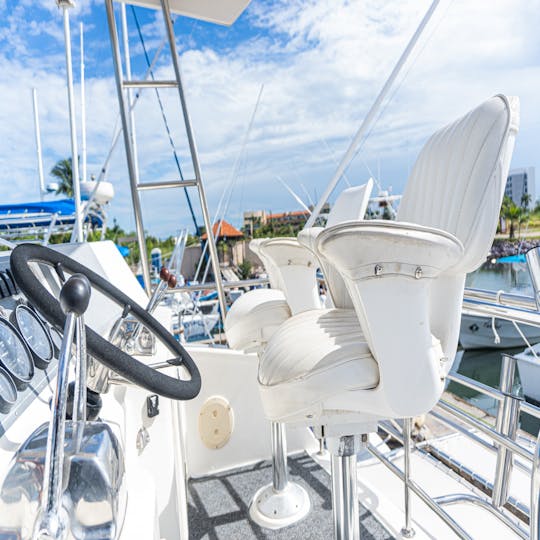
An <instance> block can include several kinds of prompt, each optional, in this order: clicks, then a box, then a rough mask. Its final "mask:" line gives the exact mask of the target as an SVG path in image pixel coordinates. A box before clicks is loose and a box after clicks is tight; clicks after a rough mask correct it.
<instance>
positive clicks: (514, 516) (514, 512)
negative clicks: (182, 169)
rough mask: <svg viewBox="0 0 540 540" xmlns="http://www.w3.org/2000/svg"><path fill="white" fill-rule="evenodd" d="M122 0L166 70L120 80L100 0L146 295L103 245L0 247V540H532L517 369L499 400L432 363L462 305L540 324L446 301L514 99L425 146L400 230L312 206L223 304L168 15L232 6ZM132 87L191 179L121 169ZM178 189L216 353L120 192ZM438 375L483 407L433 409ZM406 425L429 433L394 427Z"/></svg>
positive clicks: (348, 208)
mask: <svg viewBox="0 0 540 540" xmlns="http://www.w3.org/2000/svg"><path fill="white" fill-rule="evenodd" d="M135 3H137V4H139V5H143V6H147V7H150V8H160V9H162V11H163V16H164V23H165V27H166V31H167V35H168V37H169V42H170V43H169V45H170V49H171V53H172V54H171V58H172V62H173V67H174V73H175V79H174V80H172V81H154V80H152V81H148V80H141V81H136V80H131V79H124V74H123V68H122V59H121V57H120V52H119V46H118V35H117V30H116V25H117V23H116V18H115V6H114V5H113V1H112V0H106V1H105V5H106V11H107V18H108V24H109V30H110V35H111V44H112V53H113V58H114V64H115V71H116V73H115V74H116V81H117V90H118V98H119V104H120V114H121V117H122V125H123V130H124V142H125V150H126V159H127V165H128V173H129V177H130V182H131V189H132V198H133V208H134V213H135V218H136V224H137V233H138V239H139V242H140V247H141V255H142V262H143V274H144V277H145V285H146V291H145V290H144V289H143V288H142V287H141V286H140V284H139V282H138V281H137V279H136V278H135V276H134V275H133V274H132V273H131V271H130V269H129V267H128V266H127V264H126V263H125V261H124V260H123V259H122V257H121V256H120V254H119V252H118V250H117V249H116V247H115V246H114V245H113V244H112V243H110V242H95V243H71V244H63V245H58V246H55V248H54V249H51V248H49V247H45V246H41V245H36V244H29V243H26V244H25V243H23V244H21V245H18V246H17V247H15V248H14V249H13V250H12V251H9V252H2V253H0V293H1V296H2V298H1V300H0V539H2V540H12V539H25V540H26V539H35V540H45V539H47V540H50V539H76V540H82V539H92V540H105V539H115V540H116V539H121V540H132V539H144V540H160V539H167V540H177V539H188V538H227V539H229V538H234V539H239V538H295V539H298V538H310V539H311V538H314V539H316V538H321V539H322V538H325V539H326V538H332V537H333V538H336V539H340V540H344V539H358V538H363V539H367V538H378V539H379V538H380V539H382V538H412V537H415V538H419V539H423V538H429V539H434V538H435V539H446V538H449V539H450V538H467V539H469V538H475V539H482V538H484V539H487V538H490V539H491V538H497V539H504V538H531V539H534V540H538V538H539V536H540V535H539V519H540V517H539V495H540V439H539V438H537V439H536V440H535V439H534V438H532V437H527V436H525V434H524V433H522V432H521V431H520V430H519V429H518V427H519V426H518V424H519V416H520V414H522V415H528V416H531V417H534V418H537V419H539V418H540V408H538V407H536V406H534V405H531V404H529V403H526V402H524V401H523V399H522V397H521V396H520V395H519V393H518V392H517V391H516V389H515V385H514V376H515V359H513V358H512V357H510V356H506V355H505V356H504V358H503V366H502V370H501V380H500V385H499V388H498V389H495V388H491V387H488V386H486V385H483V384H481V383H478V382H476V381H473V380H471V379H468V378H466V377H464V376H461V375H457V374H455V373H451V372H450V368H451V366H452V362H453V359H454V357H455V353H456V348H457V342H458V336H459V327H460V318H461V313H462V307H463V304H464V303H465V305H466V307H467V309H468V310H469V311H471V312H475V313H478V314H481V315H486V314H488V315H489V314H492V315H493V316H495V315H494V314H496V315H497V317H501V318H504V319H507V320H510V321H515V322H516V323H523V324H536V325H540V313H539V309H538V306H536V304H535V300H534V299H530V300H527V301H524V300H521V301H519V302H518V301H517V300H516V298H515V297H514V298H513V299H503V298H502V297H501V295H498V297H497V299H496V301H495V300H494V299H493V298H491V297H489V294H488V293H482V294H480V293H477V294H476V295H474V296H471V295H466V296H465V298H464V283H465V275H466V273H468V272H471V271H472V270H474V269H475V268H477V267H478V266H479V265H480V264H481V263H482V262H483V261H484V259H485V256H486V253H487V252H488V250H489V248H490V245H491V242H492V240H493V236H494V234H495V230H496V226H497V220H498V216H499V210H500V206H501V202H502V198H503V193H504V187H505V181H506V176H507V172H508V168H509V164H510V159H511V156H512V151H513V147H514V142H515V137H516V135H517V133H518V129H519V100H518V98H516V97H510V96H505V95H495V96H494V97H491V98H489V99H487V100H486V101H484V102H483V103H480V104H478V106H477V107H476V108H474V109H473V110H470V111H463V116H461V117H459V118H457V119H456V120H455V121H454V122H452V123H450V124H449V125H447V126H443V127H441V128H440V129H439V130H438V131H436V132H435V133H434V134H433V135H432V136H431V137H430V139H429V140H428V142H427V143H426V144H425V146H424V148H423V149H422V151H421V152H420V154H419V155H418V157H417V160H416V164H415V166H414V167H413V169H412V172H411V175H410V177H409V179H408V182H407V186H406V190H405V193H404V195H403V199H402V202H401V205H400V208H399V213H398V216H397V220H396V221H393V222H389V221H378V220H371V221H365V220H364V215H365V213H366V208H367V205H368V202H369V198H370V193H371V189H372V182H371V181H370V182H368V183H366V184H364V185H362V186H358V187H352V188H349V189H347V190H345V191H344V192H343V193H341V194H340V196H339V197H338V199H337V201H336V203H335V205H334V206H333V209H332V212H331V214H330V215H329V216H328V220H327V222H326V224H325V227H324V228H323V227H319V226H317V223H316V222H315V219H316V217H317V216H316V215H315V217H314V218H313V220H310V222H308V226H307V227H306V228H305V229H304V230H303V231H302V232H301V233H300V234H299V235H298V238H272V239H265V240H258V241H253V242H252V246H251V247H252V249H253V250H254V251H255V252H257V253H258V254H259V256H260V258H261V260H262V261H263V262H264V264H265V267H266V271H267V273H268V276H269V280H270V288H267V289H256V290H253V291H249V292H247V293H245V294H244V295H242V296H240V297H239V298H238V299H237V300H236V302H235V303H234V304H233V305H232V307H231V308H230V310H229V311H228V312H227V311H226V304H225V301H224V284H223V283H222V282H221V280H220V279H219V262H218V260H217V252H216V249H215V246H214V245H213V244H212V242H213V238H212V227H211V222H210V219H209V215H208V209H207V206H206V197H205V193H204V186H203V179H202V175H201V170H200V166H199V159H198V156H197V149H196V143H195V137H194V133H193V130H192V127H191V122H190V118H189V114H188V109H187V104H186V100H185V96H184V91H183V86H182V80H181V76H180V70H179V66H178V58H177V54H176V49H175V41H174V33H173V28H172V24H171V18H170V16H171V12H176V13H179V14H183V15H187V16H190V17H197V18H200V19H203V20H207V21H212V22H217V23H221V24H232V23H233V22H234V20H235V19H236V18H237V17H238V16H239V15H240V13H241V12H242V10H243V9H244V8H245V7H246V5H247V3H248V2H247V0H227V1H212V0H204V1H202V0H201V1H199V2H193V1H189V0H178V1H171V2H170V5H169V1H168V0H160V1H159V2H158V1H157V0H156V1H154V0H148V1H144V0H141V1H138V2H135ZM68 4H69V2H68ZM436 4H437V2H436V1H435V2H434V3H433V5H432V7H431V8H430V11H429V12H428V14H427V15H426V17H427V19H429V16H430V14H431V13H432V11H433V10H434V9H435V7H436ZM64 8H65V9H68V8H69V6H67V7H66V6H64ZM427 19H424V21H423V22H422V25H421V27H420V28H419V30H418V31H417V33H416V34H415V36H413V39H412V40H411V43H410V44H409V47H408V48H407V49H406V51H405V53H404V56H403V57H402V59H400V63H402V61H404V60H405V59H406V56H407V54H408V52H410V50H411V49H412V48H413V47H414V43H415V42H416V39H417V37H418V32H421V29H422V28H423V26H425V24H426V23H427ZM396 69H397V71H399V64H398V66H396ZM395 72H396V71H395ZM396 73H397V72H396ZM393 77H394V73H393V74H392V76H391V78H390V79H389V84H387V85H385V88H383V91H382V92H381V95H380V96H379V97H380V99H378V100H377V102H378V103H377V102H376V104H375V106H374V108H373V109H372V110H371V111H370V114H369V115H368V117H366V121H365V123H364V124H363V125H362V127H361V129H360V130H359V132H358V134H357V137H355V140H356V141H357V140H360V138H361V136H362V134H363V133H365V130H366V129H367V127H368V125H369V121H370V120H369V118H370V117H371V118H373V116H374V115H375V112H376V106H378V105H380V102H381V101H382V99H383V98H384V95H385V93H386V92H387V90H388V88H389V87H390V85H391V82H392V80H393ZM394 78H395V77H394ZM152 85H153V86H156V87H165V86H168V87H176V88H177V89H178V93H179V97H180V102H181V106H182V109H183V121H184V122H185V125H186V133H187V136H188V140H189V147H190V151H191V157H192V159H193V170H194V173H195V178H194V179H192V180H185V179H183V180H181V181H178V182H166V183H152V182H147V181H145V180H143V179H139V178H138V172H137V169H136V167H135V156H134V148H133V140H134V137H133V136H132V133H131V131H130V129H131V125H132V124H131V121H130V104H129V103H127V102H126V101H127V100H128V99H129V91H126V90H129V89H130V88H136V87H150V86H152ZM354 143H355V141H353V145H354ZM353 150H354V148H353V146H351V149H350V151H349V152H348V153H347V154H348V155H347V156H346V157H345V158H344V161H343V162H342V163H341V164H340V167H339V168H338V171H337V173H336V175H335V177H334V179H332V181H331V182H330V185H329V189H328V191H329V192H331V191H332V190H333V188H334V187H335V183H336V182H337V180H339V177H340V175H341V174H342V172H343V170H344V169H345V167H346V163H347V160H348V159H349V158H350V157H351V156H352V154H353V153H354V152H353ZM336 179H337V180H336ZM177 187H180V188H186V187H190V188H193V189H197V190H198V194H199V196H200V202H201V207H202V214H203V217H204V219H205V225H206V230H207V231H208V235H209V242H210V255H211V257H212V260H213V265H214V275H215V276H216V285H217V289H218V293H219V297H220V302H221V307H222V311H221V312H222V313H226V316H225V317H224V319H225V320H224V326H225V330H226V335H227V339H228V347H219V346H201V345H190V346H187V345H186V346H184V345H182V344H181V343H180V342H179V341H177V340H176V339H175V338H174V337H173V335H172V333H171V331H170V330H171V329H170V319H171V317H170V308H169V307H168V305H166V304H165V303H162V302H160V300H161V298H162V297H163V295H164V294H167V284H168V285H169V286H170V287H172V288H173V292H174V289H175V276H174V274H172V273H171V272H170V271H169V270H168V269H167V268H163V269H162V272H161V279H162V284H161V285H159V286H158V287H156V288H155V289H154V291H151V286H150V285H151V284H150V281H149V271H148V264H147V260H146V253H145V245H146V244H145V242H144V240H145V239H144V228H143V222H142V215H141V208H140V202H139V191H141V190H144V189H166V188H167V189H168V188H177ZM322 203H324V201H322ZM322 203H321V202H320V203H319V204H318V205H317V207H321V206H322ZM317 207H316V211H318V210H317ZM314 213H315V214H316V212H314ZM318 269H320V270H322V272H323V274H324V279H325V282H326V286H327V288H328V291H329V297H330V298H329V304H328V306H326V307H321V303H320V298H319V295H318V283H317V270H318ZM539 283H540V280H539ZM149 294H150V297H149ZM382 299H385V301H384V302H383V301H381V300H382ZM389 306H390V308H389ZM449 381H453V382H454V383H456V384H460V385H463V386H465V387H467V388H471V389H474V390H475V391H478V392H481V393H483V394H485V395H487V396H489V397H490V398H492V399H494V400H496V402H497V403H498V413H497V417H496V419H495V421H494V423H492V424H490V423H489V421H481V420H479V419H478V418H477V417H476V416H475V414H474V411H472V412H471V411H467V410H464V409H463V407H462V406H461V405H460V404H456V402H454V401H452V400H451V399H450V398H449V396H448V395H447V394H446V393H444V391H445V388H446V385H447V383H448V382H449ZM426 415H427V419H428V422H429V423H430V425H431V426H432V431H433V433H432V436H431V437H428V438H424V440H420V439H419V438H418V437H416V438H414V437H413V434H414V432H415V431H416V430H417V428H418V426H419V425H421V424H422V423H423V421H424V420H421V419H425V418H426Z"/></svg>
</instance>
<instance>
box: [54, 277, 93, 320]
mask: <svg viewBox="0 0 540 540" xmlns="http://www.w3.org/2000/svg"><path fill="white" fill-rule="evenodd" d="M91 291H92V289H91V287H90V282H89V281H88V278H87V277H86V276H85V275H84V274H73V275H72V276H71V277H70V278H69V279H68V280H67V281H66V283H65V284H64V286H63V287H62V290H61V291H60V306H62V311H63V312H64V313H65V314H66V315H67V314H68V313H75V315H82V314H83V313H84V312H85V311H86V308H87V307H88V303H89V302H90V293H91Z"/></svg>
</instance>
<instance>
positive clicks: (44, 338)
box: [12, 305, 54, 369]
mask: <svg viewBox="0 0 540 540" xmlns="http://www.w3.org/2000/svg"><path fill="white" fill-rule="evenodd" d="M13 315H14V320H12V322H13V323H14V324H15V326H16V327H17V328H18V330H19V332H20V333H21V334H22V337H23V338H24V340H25V341H26V344H27V345H28V347H29V348H30V351H32V355H33V357H34V364H35V365H36V367H38V368H40V369H45V368H46V367H47V366H48V365H49V362H50V361H51V360H52V358H53V356H54V350H53V344H52V341H51V338H50V336H49V332H48V331H47V329H46V328H45V325H44V324H43V323H42V322H41V320H40V319H39V317H38V316H37V315H36V314H35V313H34V312H33V311H32V310H31V309H30V308H29V307H27V306H23V305H20V306H17V307H16V308H15V311H14V312H13V314H12V316H13Z"/></svg>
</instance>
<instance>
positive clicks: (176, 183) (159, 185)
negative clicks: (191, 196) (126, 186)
mask: <svg viewBox="0 0 540 540" xmlns="http://www.w3.org/2000/svg"><path fill="white" fill-rule="evenodd" d="M196 185H197V180H184V181H182V180H173V181H172V182H145V183H144V184H137V189H138V190H139V191H148V190H151V189H169V188H181V187H184V188H185V187H192V186H196Z"/></svg>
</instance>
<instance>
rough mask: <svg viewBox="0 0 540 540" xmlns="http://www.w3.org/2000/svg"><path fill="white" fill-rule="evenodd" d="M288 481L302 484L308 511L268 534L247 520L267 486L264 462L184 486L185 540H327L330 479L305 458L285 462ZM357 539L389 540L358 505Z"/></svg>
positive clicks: (268, 467) (267, 464) (267, 471)
mask: <svg viewBox="0 0 540 540" xmlns="http://www.w3.org/2000/svg"><path fill="white" fill-rule="evenodd" d="M289 474H290V478H291V479H292V480H294V481H296V482H298V483H300V484H302V485H303V486H304V487H305V488H306V489H307V491H308V493H309V496H310V499H311V505H312V508H311V512H310V513H309V514H308V516H307V517H306V518H305V519H304V520H302V521H300V522H299V523H297V524H295V525H291V526H290V527H285V528H283V529H280V530H277V531H273V530H269V529H263V528H261V527H259V526H258V525H256V524H255V523H253V521H251V520H250V519H249V503H250V501H251V498H252V496H253V494H254V493H255V492H256V491H257V490H258V489H259V488H260V487H262V486H263V485H265V484H269V483H270V482H271V481H272V467H271V463H270V462H269V461H263V462H259V463H257V464H255V465H252V466H248V467H242V468H239V469H235V470H232V471H227V472H224V473H220V474H216V475H212V476H206V477H204V478H199V479H191V480H190V481H189V505H188V515H189V537H190V539H194V540H195V539H205V540H206V539H209V540H214V539H218V538H223V539H231V538H235V539H239V538H242V539H244V538H257V539H263V538H272V539H280V538H288V539H307V538H309V539H312V540H317V539H325V540H327V539H328V538H332V535H333V531H332V503H331V494H330V476H329V475H328V473H327V472H326V471H325V470H324V469H323V468H322V467H320V466H319V465H318V464H317V463H316V462H315V461H313V459H312V458H311V457H310V456H308V455H307V454H301V455H297V456H292V457H289ZM360 536H361V538H362V540H389V539H392V538H394V537H393V536H391V535H390V534H389V533H388V532H387V531H386V530H385V529H384V528H383V527H382V525H381V524H380V523H379V522H378V521H377V520H376V519H375V517H374V516H373V514H371V512H369V511H368V510H366V509H365V508H364V507H363V506H362V505H360Z"/></svg>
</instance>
